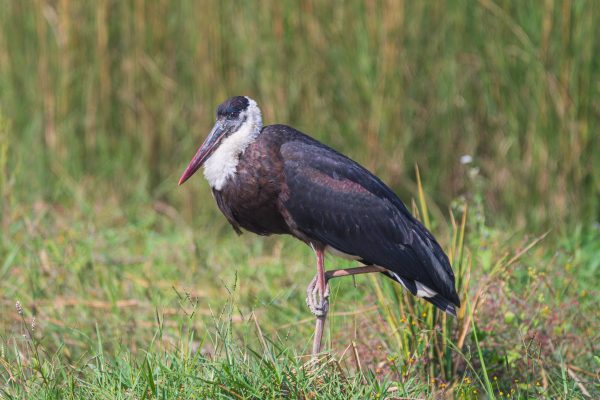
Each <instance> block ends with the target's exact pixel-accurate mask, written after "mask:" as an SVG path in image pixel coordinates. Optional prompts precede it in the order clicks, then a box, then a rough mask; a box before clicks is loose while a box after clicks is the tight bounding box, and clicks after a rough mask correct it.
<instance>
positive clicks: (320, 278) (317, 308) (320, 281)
mask: <svg viewBox="0 0 600 400" xmlns="http://www.w3.org/2000/svg"><path fill="white" fill-rule="evenodd" d="M323 258H324V255H323V251H322V250H317V275H316V276H315V277H314V279H313V280H312V282H311V283H310V285H308V289H307V291H306V292H307V296H308V297H307V299H306V300H307V303H308V306H309V308H310V310H311V311H312V312H313V314H315V316H316V317H317V322H316V326H315V336H314V340H313V348H312V354H313V357H314V356H316V355H317V354H318V353H319V352H320V351H321V341H322V339H323V328H324V326H325V319H326V318H327V311H328V308H329V304H328V300H327V298H328V297H329V285H328V282H329V280H330V279H333V278H340V277H342V276H351V275H358V274H369V273H372V272H384V271H386V269H385V268H382V267H378V266H376V265H367V266H364V267H356V268H345V269H336V270H332V271H327V272H325V266H324V260H323ZM315 284H316V285H317V290H318V294H319V299H318V300H317V299H315V296H314V292H315Z"/></svg>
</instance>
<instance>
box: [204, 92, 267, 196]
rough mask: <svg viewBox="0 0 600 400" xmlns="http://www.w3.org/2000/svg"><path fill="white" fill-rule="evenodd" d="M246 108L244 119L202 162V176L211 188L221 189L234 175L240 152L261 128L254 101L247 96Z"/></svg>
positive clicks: (258, 110)
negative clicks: (247, 103)
mask: <svg viewBox="0 0 600 400" xmlns="http://www.w3.org/2000/svg"><path fill="white" fill-rule="evenodd" d="M246 99H248V101H249V103H250V104H249V105H248V108H247V109H246V111H244V112H243V113H242V115H241V117H242V118H243V117H244V114H245V115H246V121H245V122H244V123H243V124H242V125H241V126H240V128H239V129H238V130H237V131H235V132H233V133H232V134H231V135H229V136H228V137H227V138H225V139H223V142H221V144H220V145H219V147H217V149H216V150H215V152H214V153H213V154H212V155H211V156H210V157H209V158H208V160H206V162H205V163H204V177H205V178H206V180H207V181H208V183H209V184H210V186H211V187H212V188H213V189H216V190H221V189H222V188H223V186H224V185H225V183H226V182H227V180H228V179H229V178H231V177H232V176H233V175H235V173H236V170H237V165H238V162H239V157H240V154H242V152H243V151H244V150H245V149H246V147H248V145H249V144H250V143H252V142H253V141H254V139H256V137H257V136H258V134H259V133H260V130H261V129H262V116H261V113H260V109H259V108H258V106H257V105H256V102H255V101H254V100H252V99H251V98H249V97H246Z"/></svg>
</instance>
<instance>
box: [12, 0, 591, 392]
mask: <svg viewBox="0 0 600 400" xmlns="http://www.w3.org/2000/svg"><path fill="white" fill-rule="evenodd" d="M599 22H600V7H599V6H598V3H597V2H595V1H591V0H590V1H585V0H582V1H578V2H568V1H554V0H548V1H545V2H521V1H490V0H480V1H478V2H471V1H466V0H457V1H449V2H445V3H443V4H442V3H437V2H435V3H434V2H404V3H403V2H399V1H398V2H389V3H386V4H383V3H377V2H359V1H353V2H348V3H345V4H344V5H343V6H341V5H339V4H334V3H332V4H329V3H327V2H312V1H304V2H292V1H283V2H279V1H266V2H243V3H237V2H217V1H207V2H195V1H188V0H184V1H179V2H167V1H157V2H141V1H118V2H115V1H103V0H98V1H95V2H78V1H72V0H60V1H57V2H54V1H47V0H39V1H8V0H4V1H1V5H0V226H1V228H2V230H1V234H0V398H7V399H12V398H49V399H54V398H77V399H79V398H106V399H112V398H135V399H141V398H148V399H149V398H181V399H187V398H199V399H203V398H227V399H237V398H256V399H262V398H286V397H292V398H305V399H316V398H319V399H320V398H357V399H362V398H415V399H416V398H432V399H433V398H440V397H450V398H457V399H478V398H506V397H509V398H519V399H528V398H552V399H554V398H564V399H572V398H582V399H583V398H598V397H600V381H599V378H598V370H599V369H600V358H599V357H600V352H599V350H598V344H597V343H598V342H599V337H598V332H599V331H600V323H599V321H600V314H599V311H598V301H597V298H598V295H599V293H598V287H599V280H598V276H599V272H600V271H599V269H600V258H599V257H598V254H600V228H599V225H598V220H599V212H600V200H599V199H600V153H599V152H598V151H597V147H598V146H597V143H598V131H599V129H600V86H599V84H598V82H600V57H598V54H600V40H599V39H598V38H600V23H599ZM234 94H248V95H251V96H253V97H254V98H256V99H257V100H258V101H259V104H260V105H261V107H262V109H263V112H264V117H265V120H266V123H275V122H282V123H288V124H291V125H294V126H296V127H298V128H300V129H301V130H303V131H306V132H308V133H310V134H312V135H313V136H315V137H317V138H318V139H320V140H323V141H325V142H326V143H328V144H330V145H332V146H334V147H336V148H337V149H339V150H341V151H343V152H345V153H347V154H349V155H350V156H352V157H353V158H355V159H357V160H358V161H360V162H362V163H364V164H365V165H367V166H368V167H369V168H370V169H372V170H373V171H375V172H376V173H377V174H378V175H380V176H381V177H382V178H384V180H385V181H386V182H388V183H389V184H390V185H391V186H392V188H393V189H394V190H395V191H396V192H397V193H399V194H400V196H401V197H402V198H403V199H404V200H405V201H406V202H407V204H408V205H409V207H411V208H412V209H413V210H414V212H415V214H417V215H418V216H419V217H420V218H421V219H422V220H423V221H424V222H425V223H426V224H427V225H429V226H430V227H431V229H432V231H433V232H434V233H435V234H436V237H438V238H439V240H440V242H441V243H442V245H443V246H444V248H445V249H446V250H447V252H448V254H449V255H450V257H451V259H452V263H453V266H454V270H455V272H456V275H457V284H458V287H459V293H460V295H461V298H462V300H463V303H464V304H465V306H464V307H463V308H462V309H461V311H460V314H459V318H458V319H457V320H454V319H449V318H447V317H445V316H443V315H441V314H439V313H437V312H435V311H434V310H433V309H432V308H431V307H430V306H428V305H426V304H424V303H423V302H421V301H419V300H415V299H414V298H412V297H410V296H407V295H406V293H404V292H403V291H402V289H401V288H400V287H399V286H398V285H395V284H393V283H391V282H390V281H389V279H385V278H379V277H375V276H359V277H356V279H354V280H352V279H346V280H343V279H341V280H338V281H336V280H334V281H333V283H332V299H331V303H332V310H331V313H330V318H329V320H328V325H327V328H326V332H325V348H326V349H327V354H326V355H324V356H323V359H322V360H321V362H319V363H317V364H311V363H310V362H309V357H308V353H309V351H310V344H311V340H312V338H311V335H312V331H313V325H314V321H313V318H311V314H310V313H309V311H308V309H307V307H306V305H305V301H304V294H305V293H304V291H305V287H306V285H307V283H308V282H309V281H310V279H311V278H312V276H313V274H314V273H315V266H314V264H315V260H314V257H313V254H312V251H311V250H310V249H308V248H307V247H306V246H305V245H303V244H302V243H300V242H298V241H295V240H293V239H292V238H289V237H279V238H260V237H255V236H253V235H250V234H245V235H243V236H241V237H237V236H236V235H235V234H234V233H233V231H232V229H231V228H230V227H229V226H228V225H227V224H226V222H225V220H224V218H223V217H222V216H221V215H220V214H219V213H218V211H217V209H216V206H215V205H214V204H213V203H214V202H213V200H212V198H211V197H210V194H209V193H210V191H209V188H208V186H207V184H206V183H205V182H203V181H202V179H201V178H200V177H197V178H194V179H193V180H192V181H190V183H189V184H186V185H185V186H184V187H181V188H178V187H177V186H176V183H177V178H178V177H179V174H180V173H181V171H182V170H183V168H184V167H185V164H186V162H187V161H188V160H189V158H190V157H191V156H192V154H193V153H194V151H195V150H196V146H197V145H198V144H199V143H200V141H201V140H202V138H203V137H204V135H205V134H206V133H207V132H208V130H209V129H210V126H211V124H212V119H213V112H214V108H215V106H216V104H217V103H218V102H220V101H222V100H223V99H225V98H226V97H228V96H230V95H234ZM463 154H469V155H472V156H473V162H472V163H470V164H466V165H463V164H461V163H460V162H459V159H460V157H461V156H462V155H463ZM416 164H418V165H419V172H420V175H421V177H419V176H418V175H417V173H416V172H417V170H416V169H415V168H414V166H415V165H416ZM421 178H422V182H421ZM547 232H549V233H548V234H547V235H546V233H547ZM350 265H351V264H350V263H349V262H346V261H340V260H333V259H328V266H329V267H330V268H333V267H337V266H340V267H343V266H350ZM17 301H18V302H19V303H20V305H21V309H22V310H23V311H22V312H19V310H17V308H16V303H17Z"/></svg>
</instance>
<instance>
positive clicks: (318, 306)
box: [306, 276, 329, 318]
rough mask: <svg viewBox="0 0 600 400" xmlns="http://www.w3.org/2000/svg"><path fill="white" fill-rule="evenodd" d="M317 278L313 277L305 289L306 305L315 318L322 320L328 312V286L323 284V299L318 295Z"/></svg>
mask: <svg viewBox="0 0 600 400" xmlns="http://www.w3.org/2000/svg"><path fill="white" fill-rule="evenodd" d="M317 282H318V277H317V276H315V277H314V278H313V280H312V281H311V282H310V284H309V285H308V287H307V288H306V305H308V308H309V309H310V312H312V313H313V314H314V316H315V317H317V318H323V317H325V316H326V315H327V312H328V311H329V284H327V283H325V293H324V294H323V298H321V295H320V293H319V285H318V284H317Z"/></svg>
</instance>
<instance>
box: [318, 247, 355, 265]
mask: <svg viewBox="0 0 600 400" xmlns="http://www.w3.org/2000/svg"><path fill="white" fill-rule="evenodd" d="M325 251H326V252H328V253H329V254H331V255H333V256H336V257H340V258H344V259H346V260H354V261H356V260H360V257H359V256H355V255H352V254H348V253H344V252H343V251H341V250H338V249H336V248H335V247H331V246H329V245H328V246H325Z"/></svg>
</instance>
